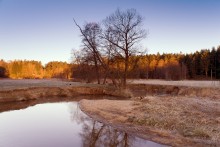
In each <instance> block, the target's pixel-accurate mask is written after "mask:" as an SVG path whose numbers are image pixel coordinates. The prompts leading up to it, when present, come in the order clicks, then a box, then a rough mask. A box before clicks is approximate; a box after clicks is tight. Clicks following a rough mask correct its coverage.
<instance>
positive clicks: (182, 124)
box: [80, 96, 220, 146]
mask: <svg viewBox="0 0 220 147" xmlns="http://www.w3.org/2000/svg"><path fill="white" fill-rule="evenodd" d="M80 108H81V109H82V110H83V111H84V112H85V113H87V114H88V115H89V116H91V117H92V118H94V119H97V120H99V121H101V122H104V123H107V124H110V125H113V126H115V127H118V128H119V129H122V130H125V131H128V132H130V133H134V134H136V135H137V136H140V137H142V138H145V139H148V140H152V141H155V142H159V143H162V144H168V145H171V146H220V125H219V124H220V117H219V116H220V101H219V100H218V101H217V100H210V99H201V98H187V97H170V96H166V97H159V96H148V97H144V98H142V99H141V100H140V98H133V99H132V100H126V101H125V100H95V101H94V100H82V101H80Z"/></svg>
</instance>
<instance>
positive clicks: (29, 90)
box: [0, 80, 130, 102]
mask: <svg viewBox="0 0 220 147" xmlns="http://www.w3.org/2000/svg"><path fill="white" fill-rule="evenodd" d="M0 86H1V87H0V102H12V101H24V100H33V99H42V98H48V97H60V98H62V97H69V98H74V97H76V96H79V95H109V96H116V97H130V94H129V93H127V92H126V90H120V89H117V88H115V87H113V86H104V85H97V84H83V83H77V82H67V81H60V80H1V81H0Z"/></svg>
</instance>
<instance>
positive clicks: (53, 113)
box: [0, 102, 163, 147]
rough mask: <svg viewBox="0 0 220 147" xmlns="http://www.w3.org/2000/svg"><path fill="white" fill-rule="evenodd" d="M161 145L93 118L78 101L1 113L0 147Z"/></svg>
mask: <svg viewBox="0 0 220 147" xmlns="http://www.w3.org/2000/svg"><path fill="white" fill-rule="evenodd" d="M126 145H127V146H132V147H142V146H143V147H145V146H146V147H148V146H149V147H158V146H163V145H159V144H157V143H154V142H151V141H147V140H144V139H141V138H138V137H135V136H132V135H129V134H127V133H125V132H120V131H118V130H116V129H114V128H112V127H110V126H106V125H104V124H102V123H99V122H97V121H94V120H92V119H91V118H89V117H88V116H87V115H85V114H84V113H83V112H82V111H81V110H80V109H79V107H78V104H77V102H56V103H44V104H37V105H34V106H30V107H28V108H25V109H21V110H12V111H6V112H1V113H0V147H80V146H83V147H84V146H85V147H87V146H90V147H92V146H97V147H99V146H101V147H105V146H126Z"/></svg>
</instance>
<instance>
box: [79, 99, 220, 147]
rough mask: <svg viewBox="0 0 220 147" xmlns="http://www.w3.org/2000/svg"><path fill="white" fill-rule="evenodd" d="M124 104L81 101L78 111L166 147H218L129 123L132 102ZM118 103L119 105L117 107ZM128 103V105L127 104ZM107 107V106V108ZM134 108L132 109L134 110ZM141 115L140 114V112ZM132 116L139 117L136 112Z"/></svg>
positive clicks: (175, 132)
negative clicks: (128, 108)
mask: <svg viewBox="0 0 220 147" xmlns="http://www.w3.org/2000/svg"><path fill="white" fill-rule="evenodd" d="M126 101H127V102H126V104H123V103H124V100H123V101H120V100H113V101H112V100H95V101H94V100H81V101H80V102H79V106H80V109H81V110H82V111H83V112H84V113H85V114H87V115H88V116H90V117H91V118H92V119H94V120H97V121H99V122H102V123H104V124H107V125H111V126H113V127H115V128H117V129H119V130H122V131H125V132H127V133H130V134H134V135H135V136H138V137H140V138H143V139H146V140H150V141H153V142H156V143H159V144H162V145H168V146H198V147H200V146H201V147H202V146H219V145H220V141H217V142H215V141H211V140H210V139H207V138H197V137H190V136H183V135H181V134H180V133H179V132H178V131H175V129H174V130H167V129H161V128H157V127H153V126H150V125H142V124H137V123H136V122H132V121H129V119H130V117H129V116H128V115H130V111H132V110H133V109H130V110H127V109H126V108H127V107H128V105H131V104H133V102H134V101H133V100H126ZM116 103H118V104H119V105H117V104H116ZM127 103H130V104H127ZM107 105H108V106H107ZM135 107H136V106H134V107H133V108H135ZM140 113H141V112H140ZM133 114H134V115H136V116H137V115H141V114H138V113H137V112H134V113H133Z"/></svg>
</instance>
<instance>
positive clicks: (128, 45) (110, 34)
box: [102, 9, 146, 87]
mask: <svg viewBox="0 0 220 147" xmlns="http://www.w3.org/2000/svg"><path fill="white" fill-rule="evenodd" d="M142 23H143V18H142V17H141V16H140V15H139V14H138V13H137V11H136V10H135V9H128V10H126V11H121V10H119V9H118V10H116V11H115V13H113V14H112V15H110V16H108V17H107V18H106V19H105V20H104V25H105V32H104V34H103V36H102V37H103V39H105V40H107V41H108V42H109V43H111V44H112V45H114V46H115V47H114V48H113V49H114V51H113V52H114V54H115V56H117V57H120V58H121V59H123V63H124V69H123V76H122V84H123V86H124V87H125V86H126V80H127V73H128V66H129V57H130V56H131V55H133V54H135V53H137V52H138V49H137V48H136V44H137V43H138V42H140V41H141V40H142V39H144V38H145V37H146V30H144V29H142Z"/></svg>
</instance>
